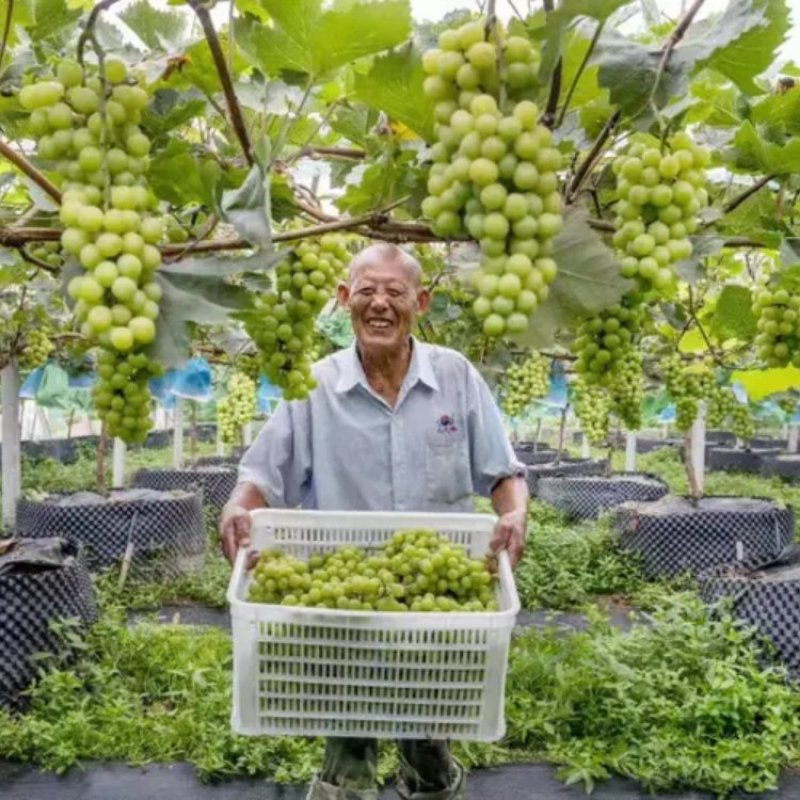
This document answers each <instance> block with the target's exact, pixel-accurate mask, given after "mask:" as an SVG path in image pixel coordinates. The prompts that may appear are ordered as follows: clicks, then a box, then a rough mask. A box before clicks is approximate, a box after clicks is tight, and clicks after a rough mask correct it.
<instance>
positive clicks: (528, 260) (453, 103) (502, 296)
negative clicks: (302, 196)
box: [422, 20, 563, 337]
mask: <svg viewBox="0 0 800 800" xmlns="http://www.w3.org/2000/svg"><path fill="white" fill-rule="evenodd" d="M499 52H501V53H502V58H500V59H499V58H498V55H499ZM539 62H540V56H539V53H538V51H537V50H536V49H535V48H534V47H533V46H532V45H531V42H530V41H529V40H528V39H526V38H525V37H522V36H508V35H507V34H506V33H505V31H504V30H503V29H502V28H501V27H500V26H492V27H491V28H490V30H489V31H488V36H487V26H486V23H485V21H483V20H478V21H473V22H469V23H467V24H465V25H462V26H461V27H460V28H458V29H457V30H446V31H444V32H443V33H442V34H441V36H440V38H439V49H436V50H430V51H428V52H426V53H425V55H424V57H423V68H424V70H425V73H426V75H427V78H426V79H425V83H424V89H425V93H426V94H427V95H428V96H429V97H430V98H432V99H433V100H434V101H436V106H435V116H436V137H437V142H436V144H435V145H434V146H433V148H432V150H431V157H432V159H433V162H434V163H433V166H432V167H431V170H430V175H429V178H428V193H429V196H428V197H427V198H426V199H425V200H424V202H423V205H422V210H423V213H424V214H425V215H426V216H427V217H429V218H430V219H431V220H433V228H434V230H435V231H436V233H437V234H439V235H440V236H454V235H456V234H459V233H462V232H464V231H467V232H468V233H469V234H470V235H471V236H472V237H473V238H474V239H476V240H477V241H478V242H479V243H480V247H481V253H482V260H481V268H480V269H479V270H477V272H476V276H475V287H476V289H477V291H478V294H479V297H478V298H477V299H476V301H475V303H474V311H475V314H476V316H478V317H479V318H480V319H482V320H483V330H484V333H485V334H486V335H487V336H493V337H494V336H501V335H503V334H504V333H508V334H518V333H522V332H523V331H524V330H525V329H526V328H527V326H528V319H529V318H530V316H531V315H532V314H533V313H534V311H535V310H536V308H537V306H538V305H539V304H540V303H542V302H543V301H544V300H545V299H546V298H547V296H548V294H549V284H551V283H552V282H553V280H554V279H555V277H556V272H557V267H556V263H555V261H554V260H553V259H552V258H550V257H549V256H550V254H551V252H552V239H553V237H554V236H555V235H556V234H557V233H558V232H559V231H560V230H561V228H562V225H563V219H562V215H561V211H562V203H561V195H560V194H559V192H558V176H557V171H558V170H559V169H560V168H561V153H560V151H559V150H558V149H557V148H555V147H554V146H552V141H551V139H552V137H551V133H550V131H549V130H548V129H547V128H546V127H544V126H543V125H539V124H538V123H537V120H538V117H539V109H538V108H537V106H536V104H535V103H533V102H531V101H530V100H526V99H522V95H523V94H524V92H525V90H526V89H527V88H528V87H530V86H532V85H534V84H535V82H536V80H537V73H538V69H539ZM498 64H502V65H503V68H502V70H501V69H499V68H498ZM501 87H502V91H501ZM503 95H505V99H503Z"/></svg>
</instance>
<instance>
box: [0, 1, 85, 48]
mask: <svg viewBox="0 0 800 800" xmlns="http://www.w3.org/2000/svg"><path fill="white" fill-rule="evenodd" d="M3 6H5V3H3ZM81 15H82V12H81V10H80V9H70V8H69V6H68V5H67V3H66V2H65V0H36V1H35V3H34V4H33V9H32V14H31V19H30V20H29V24H28V25H27V26H26V28H27V31H28V36H30V37H31V42H32V43H37V42H40V41H42V40H43V39H49V38H51V37H53V38H56V39H64V40H65V39H67V38H68V37H69V36H70V35H71V33H72V29H73V28H74V27H75V26H76V25H77V24H78V20H79V19H80V18H81Z"/></svg>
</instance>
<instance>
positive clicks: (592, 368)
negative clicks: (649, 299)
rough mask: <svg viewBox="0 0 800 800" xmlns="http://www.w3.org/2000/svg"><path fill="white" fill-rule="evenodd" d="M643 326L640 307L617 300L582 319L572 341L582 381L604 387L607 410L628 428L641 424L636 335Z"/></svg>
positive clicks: (641, 380)
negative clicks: (586, 318) (613, 303)
mask: <svg viewBox="0 0 800 800" xmlns="http://www.w3.org/2000/svg"><path fill="white" fill-rule="evenodd" d="M644 328H645V318H644V312H643V311H642V309H641V308H639V307H633V308H628V307H626V306H623V305H621V304H617V305H614V306H611V307H609V308H606V309H603V311H601V312H599V313H598V314H597V315H596V316H594V317H592V318H591V319H588V320H584V321H583V322H582V323H581V325H580V326H579V328H578V335H577V337H576V338H575V341H574V342H573V345H572V350H573V353H574V354H575V355H576V356H577V360H576V362H575V371H576V372H577V373H578V375H579V376H580V378H582V380H583V383H584V384H585V385H586V386H600V387H602V388H604V389H606V390H607V391H608V403H609V405H610V409H611V411H612V412H613V413H615V414H616V415H617V416H618V417H619V418H620V419H621V420H622V421H623V422H624V423H625V426H626V427H627V428H628V429H629V430H638V428H640V427H641V406H642V402H643V400H644V375H643V372H642V359H641V355H640V354H639V352H638V351H637V349H636V337H637V335H638V334H639V333H640V332H641V331H642V330H644Z"/></svg>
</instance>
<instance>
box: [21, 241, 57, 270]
mask: <svg viewBox="0 0 800 800" xmlns="http://www.w3.org/2000/svg"><path fill="white" fill-rule="evenodd" d="M17 250H18V252H19V254H20V255H21V256H22V260H23V261H27V262H28V263H29V264H33V265H34V266H35V267H36V268H37V269H43V270H44V271H45V272H49V273H50V274H51V275H58V273H59V272H60V271H61V269H60V267H54V266H53V265H52V264H48V263H47V262H46V261H42V260H41V259H40V258H36V256H32V255H31V254H30V253H29V252H28V251H27V250H26V249H25V248H24V247H19V248H17Z"/></svg>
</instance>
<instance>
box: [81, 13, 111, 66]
mask: <svg viewBox="0 0 800 800" xmlns="http://www.w3.org/2000/svg"><path fill="white" fill-rule="evenodd" d="M118 1H119V0H100V2H99V3H97V5H96V6H95V7H94V8H93V9H92V11H91V13H90V14H89V17H88V19H87V20H86V27H85V28H84V29H83V33H81V35H80V38H79V39H78V47H77V51H78V61H79V62H80V63H81V64H83V51H84V49H85V47H86V42H88V41H89V40H90V39H94V26H95V24H96V23H97V18H98V17H99V16H100V12H101V11H107V10H108V9H109V8H111V6H113V5H114V3H117V2H118ZM95 47H97V43H96V42H95Z"/></svg>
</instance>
